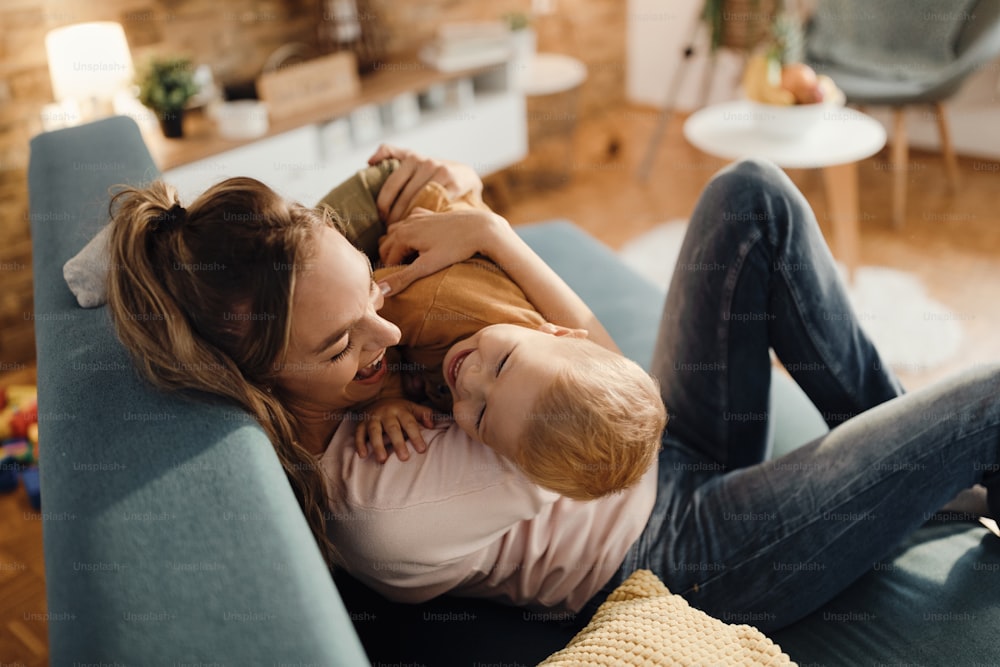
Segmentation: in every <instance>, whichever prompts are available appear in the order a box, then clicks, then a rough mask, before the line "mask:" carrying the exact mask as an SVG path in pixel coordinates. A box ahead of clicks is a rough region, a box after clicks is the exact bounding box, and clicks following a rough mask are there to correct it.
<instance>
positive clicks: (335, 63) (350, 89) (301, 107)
mask: <svg viewBox="0 0 1000 667" xmlns="http://www.w3.org/2000/svg"><path fill="white" fill-rule="evenodd" d="M360 92H361V80H360V79H359V78H358V65H357V58H356V57H355V55H354V54H353V53H352V52H350V51H340V52H338V53H333V54H331V55H328V56H323V57H321V58H315V59H313V60H308V61H306V62H303V63H296V64H295V65H289V66H288V67H283V68H281V69H279V70H277V71H274V72H266V73H264V74H261V75H260V77H258V79H257V95H258V97H260V99H261V100H263V101H264V102H267V108H268V114H269V116H270V117H271V118H272V119H280V118H285V117H287V116H293V115H295V114H297V113H300V112H303V111H309V110H310V109H317V108H322V107H323V105H324V104H328V103H331V102H337V101H339V100H343V99H346V98H350V97H355V96H357V95H358V94H360Z"/></svg>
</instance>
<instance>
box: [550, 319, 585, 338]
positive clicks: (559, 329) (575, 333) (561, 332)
mask: <svg viewBox="0 0 1000 667" xmlns="http://www.w3.org/2000/svg"><path fill="white" fill-rule="evenodd" d="M538 330H539V331H541V332H542V333H547V334H552V335H553V336H569V337H570V338H586V337H587V336H588V335H589V334H588V333H587V330H586V329H570V328H569V327H564V326H561V325H559V324H552V322H546V323H545V324H543V325H542V326H540V327H538Z"/></svg>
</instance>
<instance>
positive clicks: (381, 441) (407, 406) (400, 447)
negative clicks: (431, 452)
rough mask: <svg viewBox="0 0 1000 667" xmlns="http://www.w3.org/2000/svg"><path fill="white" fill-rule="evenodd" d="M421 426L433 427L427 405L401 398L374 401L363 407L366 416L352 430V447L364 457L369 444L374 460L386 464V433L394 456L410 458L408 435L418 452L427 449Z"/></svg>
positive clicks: (431, 412) (431, 413) (429, 409)
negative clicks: (407, 444)
mask: <svg viewBox="0 0 1000 667" xmlns="http://www.w3.org/2000/svg"><path fill="white" fill-rule="evenodd" d="M421 426H423V427H424V428H432V427H433V426H434V417H433V410H431V408H429V407H427V406H426V405H420V404H419V403H412V402H410V401H407V400H403V399H401V398H385V399H382V400H379V401H375V403H373V404H372V405H370V406H368V407H367V408H365V419H364V421H362V422H360V423H359V424H358V427H357V428H356V429H355V431H354V448H355V449H356V450H357V451H358V456H360V457H361V458H365V457H366V456H368V447H369V445H370V446H371V448H372V449H373V450H374V451H375V460H377V461H378V462H379V463H385V462H386V461H388V460H389V454H388V453H387V452H386V446H385V436H387V435H388V436H389V444H390V445H391V446H392V449H393V451H395V452H396V457H397V458H398V459H399V460H400V461H406V460H409V458H410V452H409V450H408V449H407V447H406V440H407V438H409V440H410V443H411V444H412V445H413V449H415V450H416V451H417V452H418V453H420V454H423V453H424V452H425V451H427V443H425V442H424V438H423V435H422V434H421V432H420V429H421Z"/></svg>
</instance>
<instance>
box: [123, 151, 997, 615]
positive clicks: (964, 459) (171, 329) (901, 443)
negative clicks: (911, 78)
mask: <svg viewBox="0 0 1000 667" xmlns="http://www.w3.org/2000/svg"><path fill="white" fill-rule="evenodd" d="M389 155H396V156H398V157H401V158H403V159H404V164H405V168H404V169H402V170H401V171H400V176H399V177H398V178H397V179H396V180H395V181H393V182H392V184H391V187H390V184H389V183H387V184H386V187H387V188H388V193H386V192H384V193H383V195H384V196H380V207H381V208H382V210H383V211H387V212H388V216H389V219H390V222H395V219H394V218H393V215H394V214H395V215H396V216H398V215H399V213H398V211H400V210H405V208H406V206H405V204H406V194H407V192H410V193H411V194H412V193H413V192H415V191H416V190H417V189H419V187H420V185H422V183H421V182H420V179H421V178H423V176H420V174H426V173H427V170H429V169H431V168H432V165H430V163H428V162H426V161H422V160H419V159H417V158H415V157H414V156H412V155H411V154H408V153H405V152H398V151H395V152H394V151H389V150H387V151H380V153H379V154H377V155H376V156H373V160H377V159H381V158H382V157H387V156H389ZM463 173H464V175H463V176H460V177H459V176H457V175H459V174H463ZM441 174H448V176H447V177H444V176H441ZM438 177H439V178H446V180H449V181H451V184H452V189H453V190H454V191H456V192H458V191H461V187H465V186H464V185H463V186H456V183H457V182H458V181H462V182H463V183H469V182H470V180H471V179H469V178H468V172H461V171H460V170H457V168H455V167H452V168H446V169H445V170H444V171H442V172H438ZM424 182H426V180H424ZM234 223H239V224H237V225H234ZM114 225H115V227H114V232H113V236H112V241H111V246H112V251H113V254H114V257H113V259H112V266H119V267H121V268H120V270H119V271H116V272H115V273H114V275H113V276H112V284H111V289H110V292H109V300H110V303H111V305H112V310H113V313H114V314H115V320H116V324H117V326H118V328H119V331H120V334H121V337H122V339H123V340H124V341H125V344H126V345H127V346H128V347H129V349H130V350H132V352H133V353H134V354H135V355H136V358H137V359H138V360H139V361H140V364H141V366H142V367H143V369H144V370H145V372H146V374H147V375H148V376H149V377H151V378H152V379H153V380H154V381H155V382H157V383H159V384H161V385H163V386H166V387H170V388H188V389H196V390H200V391H206V392H209V393H212V394H215V395H218V396H222V397H225V398H228V399H230V400H233V401H235V402H237V403H238V404H239V405H241V406H243V407H244V408H246V409H248V410H250V411H251V412H252V413H253V414H254V415H256V416H257V417H258V419H259V420H260V421H261V424H262V426H263V427H264V428H265V429H266V430H267V431H268V434H269V435H270V437H271V439H272V442H274V444H275V447H276V449H277V450H278V452H279V455H280V456H281V458H282V462H283V464H284V465H285V469H286V471H288V474H289V477H290V479H291V480H292V482H293V485H294V486H295V488H296V490H297V492H298V493H299V498H300V501H301V502H302V503H303V507H304V510H305V511H306V514H307V517H308V518H309V520H310V523H311V525H312V526H313V530H314V533H315V534H316V537H317V541H318V542H319V543H320V544H321V545H323V546H324V548H325V550H326V553H327V556H328V558H329V559H330V560H331V561H333V560H336V561H337V562H339V563H341V564H343V565H344V567H345V568H346V569H348V570H349V571H351V572H352V573H353V574H354V575H355V576H357V577H359V578H361V579H362V580H364V581H366V582H367V583H368V584H369V585H371V586H373V587H375V588H377V589H379V590H381V591H383V592H384V593H386V594H387V595H389V596H390V597H394V598H397V599H403V600H413V601H417V600H422V599H427V598H429V597H432V596H434V595H437V594H439V593H443V592H452V593H455V594H459V595H472V596H483V597H492V598H498V599H503V600H506V601H508V602H511V603H514V604H534V605H543V606H548V607H560V608H564V609H569V610H572V611H579V610H580V609H583V608H584V607H587V606H588V605H593V604H595V603H597V602H599V601H600V600H601V599H602V597H603V596H604V595H605V594H606V593H607V592H608V591H609V590H611V589H612V588H613V587H615V586H616V585H617V584H618V583H619V582H620V581H622V580H623V579H624V578H625V577H626V576H627V575H628V574H629V573H631V571H633V570H634V569H635V568H637V567H648V568H650V569H653V570H654V571H655V572H657V574H659V575H660V577H661V578H662V579H663V580H664V581H665V583H666V584H667V585H668V587H669V588H670V589H671V590H673V591H675V592H678V593H682V594H684V595H685V596H686V597H687V598H688V599H689V600H690V601H691V602H692V603H693V604H694V605H696V606H698V607H701V608H702V609H705V610H706V611H708V612H709V613H712V614H714V615H716V616H719V617H721V618H724V619H729V620H737V621H739V620H746V621H748V622H753V623H754V624H755V625H758V626H759V627H761V628H763V629H765V630H771V629H774V628H777V627H780V626H782V625H785V624H788V623H790V622H792V621H794V620H796V619H798V618H800V617H801V616H803V615H805V614H807V613H809V612H810V611H812V610H813V609H815V608H816V607H818V606H820V605H822V604H823V603H824V602H825V601H827V600H828V599H830V598H831V597H832V596H833V595H835V594H836V593H837V592H839V591H840V590H842V589H843V588H845V587H846V586H847V585H848V584H849V583H850V582H851V581H853V580H854V579H855V578H857V577H858V576H860V575H861V574H862V573H864V572H865V571H866V570H867V569H870V567H871V566H872V564H873V563H874V562H875V561H877V560H878V559H879V558H880V557H882V556H884V555H885V554H886V553H887V552H888V551H889V550H890V549H891V548H892V547H893V545H894V544H895V543H896V542H898V541H899V539H900V538H901V537H902V536H904V535H905V534H907V533H908V532H910V531H911V530H913V529H914V528H916V527H917V526H918V525H920V524H921V523H923V521H925V520H926V517H927V515H928V514H929V513H930V512H933V511H935V510H937V509H938V508H940V507H941V506H942V505H944V504H945V503H946V502H947V501H948V500H949V499H951V498H952V497H954V496H955V495H956V494H957V493H958V492H960V491H961V490H963V489H965V488H967V487H970V486H972V485H973V484H976V483H983V484H985V485H986V486H987V487H990V488H991V496H990V503H991V507H990V509H992V513H993V515H994V516H996V514H997V509H998V503H1000V501H998V500H997V493H998V492H1000V490H998V489H996V487H997V486H998V484H1000V482H998V478H1000V475H998V461H1000V451H998V450H1000V401H998V399H997V398H996V397H997V396H998V394H1000V371H998V369H997V368H992V367H991V368H984V369H979V370H977V371H976V372H974V373H970V374H966V375H963V376H961V377H959V378H956V379H954V380H952V381H949V382H946V383H942V384H939V385H937V386H935V387H933V388H930V389H927V390H924V391H922V392H918V393H914V394H910V395H906V396H902V395H901V394H902V391H901V388H900V386H899V383H898V382H897V381H896V379H895V378H894V377H893V376H892V375H891V373H890V372H889V371H888V370H886V369H885V368H884V366H883V365H882V363H881V362H880V360H879V357H878V355H877V353H876V351H875V349H874V348H873V346H872V345H871V343H870V341H868V339H867V338H866V337H865V335H864V333H863V332H862V331H861V329H860V328H859V327H858V325H857V322H856V321H855V320H854V317H853V314H852V312H851V309H850V307H849V305H848V302H847V299H846V295H845V294H844V290H843V287H842V285H841V284H840V283H839V282H838V280H837V278H836V274H835V272H834V269H833V263H832V259H831V257H830V255H829V252H828V250H827V249H826V246H825V244H824V242H823V240H822V237H821V235H820V233H819V230H818V227H817V225H816V221H815V219H814V217H813V215H812V213H811V211H810V210H809V208H808V206H807V204H806V202H805V201H804V199H803V198H802V196H801V194H799V193H798V192H797V191H796V190H795V188H794V186H793V185H792V184H791V182H790V181H789V180H788V179H787V177H785V175H784V174H783V173H782V172H781V171H780V170H778V169H777V168H775V167H773V166H771V165H767V164H763V163H758V162H743V163H739V164H737V165H734V166H732V167H730V168H728V169H726V170H724V171H723V172H722V173H720V174H719V175H717V176H716V177H715V178H714V179H713V181H712V182H711V183H710V184H709V185H708V187H707V188H706V190H705V192H704V194H703V196H702V198H701V200H700V203H699V205H698V207H697V208H696V210H695V212H694V214H693V216H692V219H691V225H690V229H689V234H688V236H687V239H686V240H685V243H684V247H683V248H682V251H681V256H680V259H679V261H678V268H677V271H676V273H675V276H674V279H673V281H672V284H671V288H670V293H669V295H668V298H667V303H666V307H665V310H664V317H663V325H662V327H661V332H660V341H659V346H658V349H657V352H656V357H655V368H654V371H655V374H656V375H657V377H658V379H659V381H660V383H661V386H662V394H663V398H664V402H665V403H666V405H667V407H668V410H669V412H670V413H671V415H672V419H671V429H670V432H669V433H668V434H667V435H665V437H664V448H663V451H662V453H661V456H660V460H659V465H658V468H654V469H653V470H652V471H651V472H650V473H649V474H648V475H647V477H646V478H645V479H644V480H643V482H642V483H640V484H639V485H637V486H636V487H633V489H630V490H629V491H627V492H626V493H623V494H620V495H618V496H612V497H610V498H607V499H602V500H599V501H593V502H590V503H576V502H574V501H571V500H568V499H565V498H562V497H559V496H556V495H555V494H550V493H548V492H545V491H542V490H540V489H538V488H537V487H534V486H533V485H530V484H529V483H527V482H526V481H525V480H524V479H523V477H521V476H520V475H518V474H517V473H516V471H513V470H511V469H510V467H509V466H506V465H504V462H503V461H502V460H501V459H499V458H497V457H496V456H495V455H493V454H492V453H491V450H488V449H487V448H485V447H481V446H473V444H474V443H471V442H469V441H468V439H467V438H464V437H463V436H461V434H460V433H457V431H456V429H454V428H448V427H442V428H440V429H435V430H430V431H425V433H424V438H423V439H424V440H425V441H426V442H427V443H428V445H429V447H427V448H426V452H424V453H423V454H422V455H421V456H416V457H409V458H410V460H409V461H405V462H404V461H400V460H398V459H390V460H389V461H388V462H387V463H386V464H385V465H379V464H377V463H375V462H373V461H366V460H362V459H359V458H358V457H357V456H356V455H355V454H354V450H353V432H354V428H353V425H352V424H350V423H343V422H344V419H343V418H344V416H345V415H346V414H347V409H348V408H349V407H350V406H351V405H353V404H355V403H357V402H360V401H364V400H365V399H366V398H368V397H370V396H371V395H373V394H374V389H375V388H377V385H378V382H379V378H380V372H381V369H382V367H381V366H380V364H381V363H382V357H383V354H384V351H385V348H386V347H388V346H391V345H392V344H393V343H394V342H395V340H396V338H397V336H398V333H397V332H396V331H395V329H394V327H393V326H392V325H391V324H388V323H386V322H384V321H383V320H380V318H379V317H378V315H377V310H378V307H379V305H380V303H381V298H382V291H383V289H389V290H397V291H398V290H401V289H405V287H406V285H407V284H408V282H409V281H412V280H414V279H416V278H417V277H419V276H420V275H426V274H427V273H430V272H432V271H434V270H436V269H438V268H441V267H443V266H446V265H448V264H450V263H452V262H456V261H460V260H462V259H465V258H467V257H469V256H471V255H472V254H474V253H476V252H480V253H482V254H485V255H487V256H489V257H490V258H491V259H493V260H494V261H495V262H496V263H498V264H500V265H501V266H502V267H503V268H505V269H506V270H507V271H508V272H509V273H511V275H512V277H513V278H514V279H515V281H517V282H518V283H519V284H520V285H521V287H522V289H524V291H525V293H526V294H527V295H528V297H529V299H531V300H532V301H533V302H535V301H536V299H537V300H541V301H542V303H536V305H538V306H539V309H540V310H543V311H545V312H547V313H551V314H555V313H558V314H559V316H560V317H562V318H563V321H561V322H558V323H560V324H564V325H565V326H570V327H574V328H586V329H588V330H590V331H591V334H592V335H593V336H595V337H597V338H598V340H606V336H607V334H606V333H605V332H604V331H603V329H602V328H600V326H599V324H597V322H596V320H595V319H594V318H593V315H592V314H591V313H590V311H589V310H587V309H586V307H585V306H583V304H582V302H580V300H579V299H578V298H577V297H576V296H575V295H573V294H572V292H571V291H569V290H568V288H567V287H566V286H565V285H564V284H563V283H562V281H561V280H559V279H558V278H557V277H556V276H554V275H553V274H552V273H551V271H548V270H547V269H546V268H544V266H540V265H539V262H540V260H538V258H537V257H535V256H534V255H533V253H531V252H530V250H527V248H526V246H524V244H523V243H522V242H520V240H519V239H518V238H517V236H516V234H514V233H513V232H512V231H511V230H510V228H509V227H508V226H507V225H506V224H505V223H504V222H503V221H502V219H500V218H497V217H495V216H492V217H491V216H478V217H477V216H471V217H470V216H454V215H451V216H449V215H446V214H442V215H438V216H431V217H428V216H416V217H412V218H410V219H407V220H403V221H399V222H398V223H396V224H392V225H391V226H390V229H389V233H388V236H387V241H386V242H385V244H384V245H383V248H382V250H383V259H385V260H386V261H387V262H389V263H393V262H398V261H400V260H402V259H403V258H404V257H407V256H409V255H411V254H412V253H414V252H416V253H418V254H419V255H418V257H417V260H416V261H415V262H414V263H413V264H412V266H411V268H410V269H409V270H408V271H401V272H399V273H397V274H396V276H398V277H396V276H394V278H395V279H396V281H397V282H394V283H392V284H390V285H385V286H377V285H373V284H372V281H371V277H370V272H369V271H370V267H369V266H368V262H367V261H366V260H365V259H364V258H363V257H362V256H360V255H359V254H358V253H357V252H355V251H353V250H351V249H350V248H349V247H347V246H346V244H345V243H344V242H343V239H340V238H339V237H338V236H337V235H335V234H333V233H332V230H331V228H330V226H329V225H328V224H327V223H325V222H324V221H322V220H320V219H317V216H316V214H315V212H313V211H311V210H309V209H305V208H302V207H297V206H294V205H288V204H286V203H284V202H283V201H281V200H280V198H276V197H274V196H273V193H272V194H270V195H268V194H267V193H264V194H261V193H260V192H259V191H258V189H257V188H256V186H254V185H253V184H251V183H249V182H244V181H240V182H236V183H229V185H228V186H227V188H222V189H219V188H216V189H214V190H210V191H209V193H208V195H207V196H206V197H203V198H201V199H199V200H198V201H197V202H195V203H194V204H193V205H192V206H191V207H190V209H188V210H186V211H185V210H184V209H181V208H180V207H179V205H176V204H175V202H174V200H173V199H171V198H170V193H169V192H168V191H166V190H162V189H161V190H157V191H152V192H136V191H130V192H128V193H127V194H126V195H124V196H123V197H122V198H121V199H119V200H118V201H117V203H116V211H115V222H114ZM234 227H238V229H234ZM175 266H176V267H178V268H176V269H173V268H170V267H175ZM217 266H225V267H226V268H225V269H224V270H219V271H203V270H200V269H201V268H203V267H209V268H211V267H217ZM141 312H155V313H161V314H164V315H165V316H166V317H165V318H164V319H163V320H160V321H162V322H166V326H162V325H161V326H157V324H156V321H154V320H152V318H141V317H135V314H137V313H141ZM549 319H552V318H551V317H549ZM769 348H773V349H774V350H775V351H776V353H777V354H778V356H779V357H780V358H781V359H782V361H783V362H784V363H785V364H786V365H787V367H788V368H789V369H790V371H791V373H792V375H793V376H794V377H795V379H796V380H797V381H798V382H799V383H800V385H801V386H802V387H803V388H804V389H805V390H806V392H807V393H808V394H809V396H810V398H811V399H812V400H813V402H814V403H815V404H816V405H817V406H818V407H819V408H820V411H821V412H822V413H823V415H824V417H825V418H826V420H827V422H828V423H829V424H830V425H831V426H832V427H834V428H833V429H832V430H831V432H830V433H829V434H828V435H826V436H824V437H822V438H819V439H818V440H816V441H814V442H813V443H810V444H808V445H806V446H804V447H802V448H801V449H799V450H796V451H795V452H793V453H791V454H789V455H788V456H786V457H784V458H782V459H778V460H776V461H772V462H767V463H761V461H762V459H763V456H764V449H765V434H766V421H765V419H766V417H765V415H766V413H767V404H766V400H767V399H766V397H767V394H768V392H767V386H768V382H769V378H770V359H769V354H768V350H769ZM512 358H513V355H512ZM484 365H486V366H488V364H486V363H485V362H484ZM285 406H287V410H286V409H285ZM324 448H325V451H324ZM317 456H320V457H321V458H320V465H321V466H322V467H323V469H324V470H327V471H330V472H331V473H332V474H328V478H329V479H328V480H327V482H328V485H329V488H324V486H323V483H322V480H321V478H320V476H319V474H318V472H317V469H316V466H315V464H314V462H315V460H316V457H317ZM404 456H405V455H404ZM325 496H328V497H325ZM327 502H329V504H330V507H332V509H333V514H332V520H331V522H330V523H331V525H330V526H329V529H330V534H331V535H332V536H333V542H334V543H335V545H336V548H337V551H338V552H339V555H337V556H334V552H333V549H332V547H331V546H330V544H329V542H327V538H326V535H325V533H324V532H323V518H324V516H323V508H324V507H325V505H326V503H327Z"/></svg>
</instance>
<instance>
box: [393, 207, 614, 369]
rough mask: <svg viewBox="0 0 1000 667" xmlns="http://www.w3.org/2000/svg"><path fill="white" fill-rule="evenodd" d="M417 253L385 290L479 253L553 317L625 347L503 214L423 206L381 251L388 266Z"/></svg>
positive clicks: (401, 287) (592, 336)
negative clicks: (438, 210)
mask: <svg viewBox="0 0 1000 667" xmlns="http://www.w3.org/2000/svg"><path fill="white" fill-rule="evenodd" d="M414 252H416V253H418V255H417V258H416V259H415V260H414V261H413V262H412V263H411V264H409V265H408V266H406V267H404V268H402V269H400V270H399V271H397V272H395V273H394V274H392V275H391V276H388V277H387V278H386V279H385V280H384V281H383V282H381V283H380V285H381V286H382V288H383V290H384V291H387V293H388V292H401V291H402V290H404V289H406V287H407V286H408V285H409V284H410V283H412V282H413V281H414V280H417V279H418V278H422V277H423V276H426V275H430V274H431V273H434V272H435V271H439V270H441V269H443V268H445V267H447V266H450V265H452V264H455V263H456V262H461V261H463V260H466V259H468V258H470V257H472V256H473V255H476V254H481V255H485V256H486V257H489V258H490V259H491V260H493V262H494V263H496V264H497V265H498V266H499V267H500V268H501V269H503V270H504V271H505V272H506V273H507V275H509V276H510V278H511V279H512V280H513V281H514V282H515V283H517V286H518V287H520V288H521V291H523V292H524V294H525V296H526V297H528V300H529V301H530V302H531V303H532V305H533V306H534V307H535V308H536V309H537V310H538V312H539V313H540V314H541V315H542V317H544V318H545V319H546V320H548V321H549V322H552V323H553V324H558V325H561V326H564V327H568V328H570V329H586V330H587V332H588V334H589V337H590V339H591V340H593V341H594V342H596V343H598V344H599V345H602V346H603V347H606V348H608V349H609V350H613V351H615V352H619V351H620V350H619V349H618V346H617V345H615V342H614V340H612V338H611V335H610V334H609V333H608V332H607V330H606V329H605V328H604V326H603V325H602V324H601V323H600V321H599V320H598V319H597V316H596V315H594V313H593V312H592V311H591V310H590V308H589V307H587V304H585V303H584V302H583V299H581V298H580V297H579V296H577V294H576V292H574V291H573V290H572V288H570V286H569V285H567V284H566V283H565V282H564V281H563V279H562V278H560V277H559V275H558V274H557V273H556V272H555V271H553V270H552V269H551V268H550V267H549V265H548V264H546V263H545V262H544V261H543V260H542V258H541V257H539V256H538V255H536V254H535V252H534V251H533V250H532V249H531V247H530V246H528V244H527V243H525V242H524V240H523V239H521V237H520V236H518V235H517V233H516V232H515V231H514V230H513V228H511V226H510V223H508V222H507V221H506V220H505V219H504V218H502V217H501V216H499V215H497V214H495V213H492V212H489V211H486V210H480V209H468V210H460V211H448V212H444V213H430V212H427V211H423V210H421V209H417V210H416V211H415V212H414V213H413V214H412V215H411V216H410V217H408V218H406V219H405V220H402V221H400V222H398V223H397V224H395V225H393V226H392V227H391V228H390V229H389V232H388V233H387V234H386V235H385V236H383V237H382V241H381V242H380V244H379V253H380V255H381V256H382V261H383V262H384V263H385V264H387V265H393V264H399V263H401V262H403V261H404V260H405V259H406V258H407V257H409V256H411V255H412V254H413V253H414Z"/></svg>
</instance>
